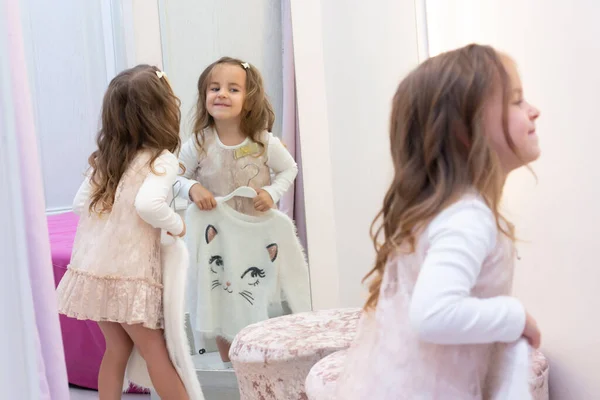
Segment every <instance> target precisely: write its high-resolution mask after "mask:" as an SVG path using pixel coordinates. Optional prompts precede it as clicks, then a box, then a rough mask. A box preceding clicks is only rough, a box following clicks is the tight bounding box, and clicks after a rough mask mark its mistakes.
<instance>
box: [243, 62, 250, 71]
mask: <svg viewBox="0 0 600 400" xmlns="http://www.w3.org/2000/svg"><path fill="white" fill-rule="evenodd" d="M242 67H244V69H248V68H250V64H248V63H247V62H243V63H242Z"/></svg>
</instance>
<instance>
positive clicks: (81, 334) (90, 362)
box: [48, 212, 142, 393]
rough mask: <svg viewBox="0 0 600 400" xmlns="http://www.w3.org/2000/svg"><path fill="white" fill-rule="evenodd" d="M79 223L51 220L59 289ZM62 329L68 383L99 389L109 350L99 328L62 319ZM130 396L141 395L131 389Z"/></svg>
mask: <svg viewBox="0 0 600 400" xmlns="http://www.w3.org/2000/svg"><path fill="white" fill-rule="evenodd" d="M78 222H79V217H78V216H77V215H75V214H73V213H70V212H69V213H65V214H58V215H51V216H48V231H49V235H50V246H51V250H52V268H53V270H54V284H55V286H58V283H59V282H60V280H61V279H62V277H63V275H64V274H65V272H66V271H67V266H68V265H69V263H70V261H71V251H72V249H73V241H74V240H75V232H76V230H77V223H78ZM60 327H61V331H62V338H63V346H64V349H65V362H66V365H67V376H68V380H69V383H71V384H74V385H77V386H81V387H85V388H89V389H98V371H99V370H100V363H101V362H102V355H103V354H104V349H105V346H106V344H105V343H104V336H103V335H102V332H101V331H100V328H99V327H98V324H97V323H96V322H94V321H83V320H76V319H73V318H68V317H65V316H64V315H60ZM129 392H130V393H142V392H140V391H139V390H138V389H132V388H130V390H129Z"/></svg>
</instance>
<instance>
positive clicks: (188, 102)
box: [159, 0, 311, 370]
mask: <svg viewBox="0 0 600 400" xmlns="http://www.w3.org/2000/svg"><path fill="white" fill-rule="evenodd" d="M159 13H160V28H161V44H162V54H163V65H164V69H165V71H166V72H167V74H168V79H169V81H170V82H171V85H172V86H173V89H174V91H175V93H176V94H177V95H178V96H179V98H180V99H181V111H182V127H181V136H182V139H183V143H184V144H183V149H182V158H181V159H182V161H183V164H184V167H185V172H184V177H185V178H186V179H183V180H182V181H181V182H180V184H179V186H178V187H176V188H175V191H176V192H177V194H178V196H177V197H178V200H177V202H176V206H177V210H178V212H180V213H182V215H184V216H185V220H186V223H187V227H188V234H187V235H186V236H187V244H188V249H189V251H190V255H191V256H190V260H191V265H190V274H189V282H188V298H187V310H188V321H189V329H188V334H189V336H190V339H191V343H190V344H191V348H192V349H193V350H192V351H193V353H194V359H195V360H194V361H195V365H196V366H197V368H198V369H199V370H215V369H217V370H219V369H223V370H226V369H229V368H231V364H230V363H229V357H228V350H229V345H230V343H231V341H232V340H233V338H234V337H235V335H236V334H237V332H239V330H240V329H243V327H245V326H247V325H248V324H252V323H255V322H259V321H261V320H264V319H266V318H272V317H276V316H281V315H284V314H289V313H293V312H301V311H308V310H310V308H311V298H310V288H309V277H308V267H307V262H306V260H305V256H304V254H306V240H305V221H304V212H303V205H304V204H303V203H304V198H303V197H304V196H303V191H302V184H301V182H302V181H301V180H302V168H301V166H300V168H297V169H298V171H299V173H298V176H296V174H294V173H293V171H292V172H290V170H291V169H292V168H291V167H290V161H291V162H292V164H294V166H296V165H297V164H299V163H301V162H300V157H299V151H300V146H299V143H298V140H299V135H298V128H297V123H296V101H295V87H294V85H295V79H294V71H293V58H292V55H291V54H292V48H291V21H290V20H289V14H288V15H286V14H285V13H283V14H282V5H281V2H279V1H272V0H259V1H253V2H247V1H242V0H237V1H228V2H216V1H212V0H202V1H193V0H181V1H176V2H175V1H162V2H159ZM284 39H289V40H284ZM223 57H226V58H225V59H223ZM218 60H222V62H220V63H218V64H216V65H215V64H214V63H215V62H217V61H218ZM203 72H205V74H204V75H205V76H203V77H202V79H200V77H201V75H203ZM259 75H260V76H261V77H262V81H263V87H262V88H260V87H257V81H256V77H257V76H259ZM263 89H264V92H265V94H266V98H267V99H268V101H269V103H270V104H271V105H272V111H273V114H274V121H270V122H269V121H266V122H265V124H266V125H265V126H264V127H263V128H261V130H263V131H265V132H263V133H262V134H261V135H259V136H256V137H255V138H254V140H246V139H244V138H243V137H240V136H235V135H230V133H229V131H230V129H231V128H232V125H231V121H234V120H235V118H232V117H231V116H232V115H235V109H236V106H237V105H236V104H237V103H236V102H239V101H240V99H241V101H242V104H243V105H242V108H243V109H242V111H241V114H240V115H241V116H240V117H239V118H241V119H244V118H246V117H247V118H250V117H251V116H252V114H256V113H261V112H263V111H264V110H263V109H261V106H260V104H257V102H256V101H255V100H254V98H253V96H254V94H253V92H256V91H257V90H263ZM240 93H241V94H240ZM248 99H250V100H248ZM249 103H253V104H254V105H251V104H249ZM199 108H200V109H199ZM246 108H248V109H246ZM203 113H204V114H203ZM203 115H204V118H205V119H204V120H203V119H202V116H203ZM238 121H239V120H238ZM242 124H243V122H242ZM233 125H234V129H233V130H235V123H234V124H233ZM246 134H247V132H246ZM256 143H258V144H259V146H256ZM288 158H289V159H288ZM285 160H287V161H285ZM224 181H226V183H224ZM195 182H197V183H198V185H196V184H195ZM194 185H196V186H195V187H196V189H192V188H193V187H194ZM199 186H201V187H203V188H205V189H207V190H208V192H210V193H211V194H212V195H214V196H215V197H217V199H216V203H217V206H216V208H213V209H206V207H203V204H202V201H200V202H199V201H197V197H195V194H196V193H195V192H194V190H197V189H198V187H199ZM244 187H251V188H252V189H254V190H256V191H258V192H259V195H260V192H261V190H262V189H263V188H265V190H267V191H268V192H269V194H270V196H271V199H272V200H273V201H274V203H275V205H274V208H275V209H276V210H269V211H267V212H264V211H260V210H257V208H256V207H255V204H254V201H255V200H254V199H252V197H253V196H255V193H254V192H252V191H250V192H249V193H246V192H245V191H244V190H245V189H247V188H244ZM199 193H201V192H199ZM246 196H249V197H246ZM218 197H221V198H218ZM229 197H231V198H229ZM228 198H229V199H228ZM211 207H212V205H211V206H210V207H208V208H211ZM296 227H297V228H298V229H297V230H296V229H295V228H296Z"/></svg>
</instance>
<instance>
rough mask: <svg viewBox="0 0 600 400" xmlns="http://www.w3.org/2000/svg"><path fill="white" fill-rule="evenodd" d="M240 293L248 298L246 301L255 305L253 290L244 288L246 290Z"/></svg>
mask: <svg viewBox="0 0 600 400" xmlns="http://www.w3.org/2000/svg"><path fill="white" fill-rule="evenodd" d="M239 294H240V296H242V297H243V298H244V299H246V301H247V302H248V303H250V305H254V296H253V295H252V293H251V292H249V291H247V290H244V291H241V292H240V293H239Z"/></svg>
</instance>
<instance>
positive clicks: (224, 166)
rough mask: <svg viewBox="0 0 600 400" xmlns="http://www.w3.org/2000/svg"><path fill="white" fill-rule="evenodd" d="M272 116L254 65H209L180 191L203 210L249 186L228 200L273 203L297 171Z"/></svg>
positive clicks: (239, 205)
mask: <svg viewBox="0 0 600 400" xmlns="http://www.w3.org/2000/svg"><path fill="white" fill-rule="evenodd" d="M274 120H275V114H274V113H273V107H272V106H271V104H270V103H269V100H268V99H267V96H266V94H265V90H264V87H263V80H262V77H261V75H260V72H259V71H258V70H257V69H256V68H255V67H254V66H253V65H251V64H249V63H246V62H243V61H241V60H237V59H234V58H229V57H224V58H221V59H220V60H218V61H216V62H214V63H213V64H211V65H209V66H208V67H207V68H206V69H205V70H204V72H202V74H201V75H200V78H199V79H198V103H197V105H196V120H195V123H194V135H193V137H192V138H191V139H189V140H188V141H187V142H186V143H184V145H183V147H182V149H181V154H180V156H179V157H180V159H179V160H180V162H181V163H182V164H183V166H184V167H185V173H184V175H183V177H181V178H180V182H181V191H180V195H181V196H183V197H184V198H189V199H190V200H192V201H193V202H194V203H195V204H196V205H197V206H198V207H199V208H200V209H201V210H212V209H213V208H214V207H216V205H217V203H216V201H215V196H226V195H228V194H229V193H231V192H233V191H234V190H235V189H237V188H238V187H240V186H250V187H252V188H254V189H256V191H257V193H258V196H257V197H255V198H254V199H249V198H244V197H234V198H232V199H231V200H229V201H228V202H227V204H228V205H230V206H231V207H232V208H233V209H235V210H237V211H239V212H241V213H244V214H248V215H257V214H260V213H262V212H265V211H268V210H269V209H270V208H272V207H274V206H275V203H277V202H278V201H279V199H280V198H281V196H282V195H283V194H284V193H285V192H286V191H287V190H288V189H289V188H290V186H291V185H292V183H293V182H294V179H296V175H297V174H298V166H297V165H296V162H295V161H294V159H293V157H292V156H291V154H290V153H289V152H288V151H287V149H286V148H285V147H284V146H283V144H282V143H281V141H280V140H279V139H278V138H276V137H275V136H273V134H272V133H271V132H270V131H271V129H272V127H273V122H274ZM271 172H273V173H274V178H273V179H271ZM195 251H196V249H190V252H192V253H194V252H195ZM198 343H199V342H198ZM217 346H218V348H219V352H220V354H221V359H222V360H223V361H224V362H229V356H228V353H229V347H230V343H229V341H228V340H227V339H225V338H222V337H217Z"/></svg>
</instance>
